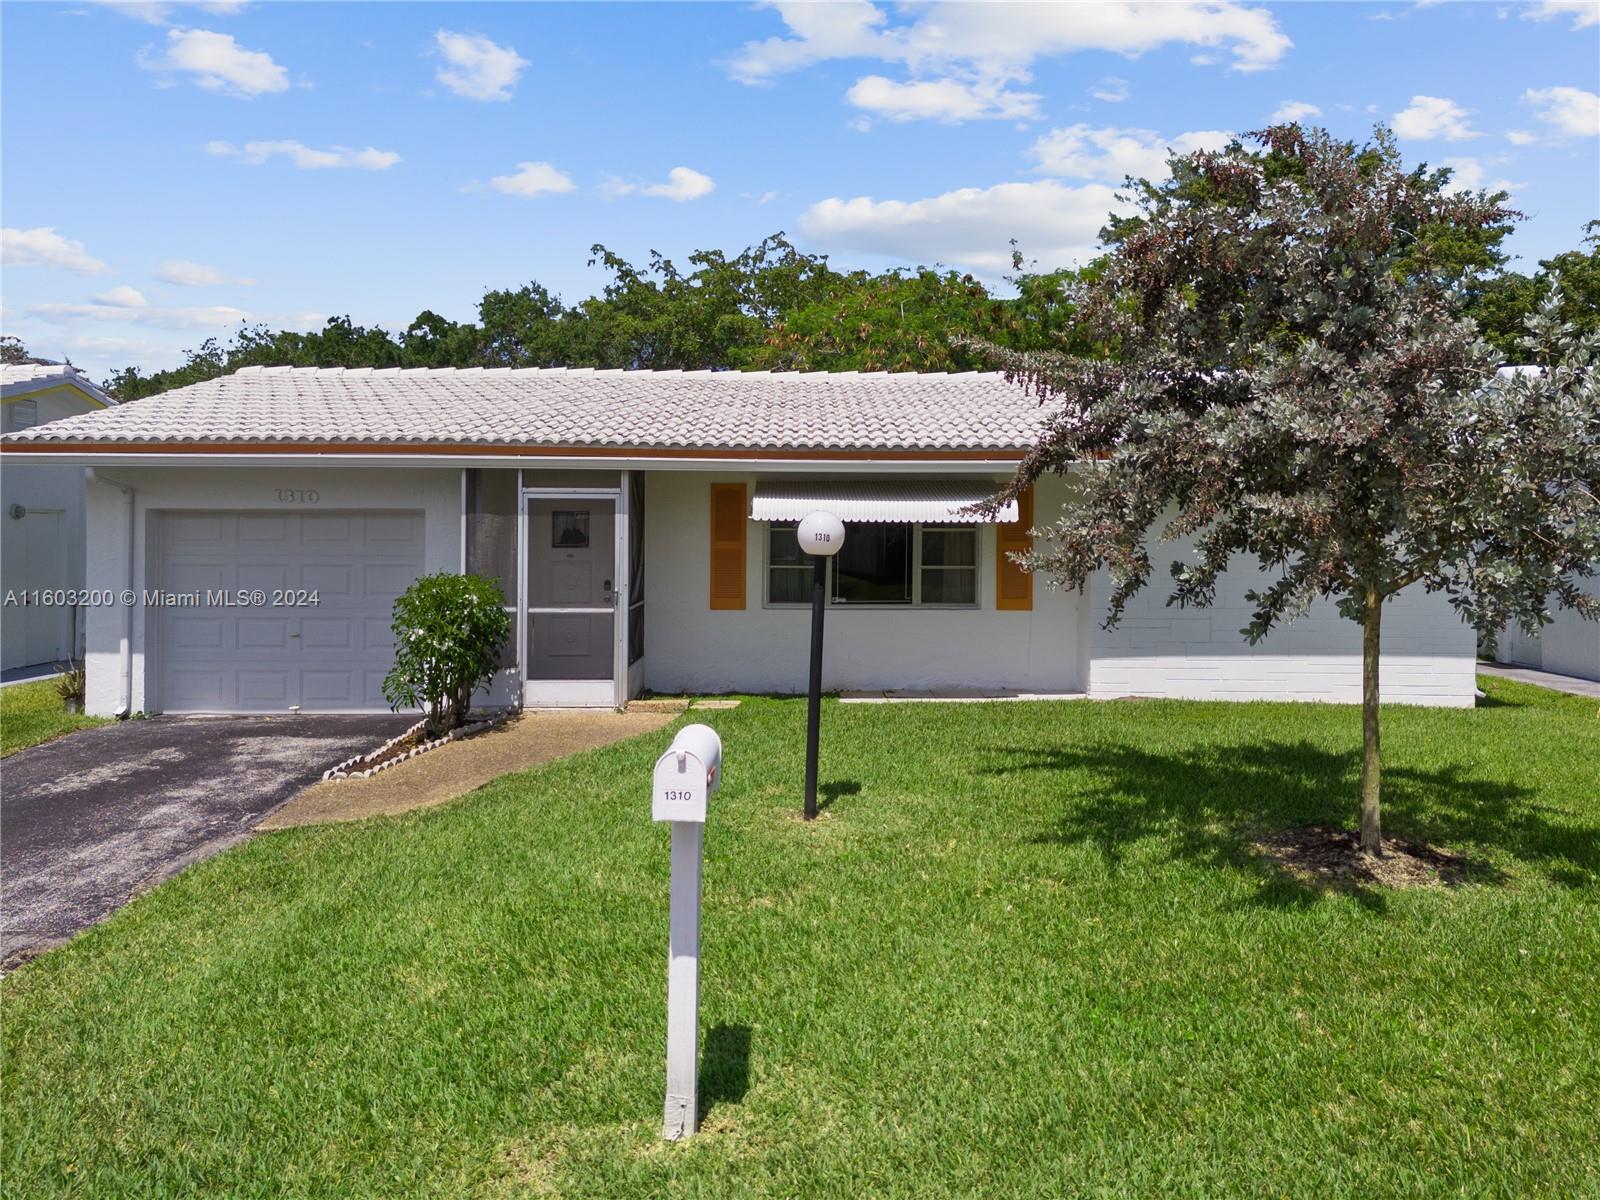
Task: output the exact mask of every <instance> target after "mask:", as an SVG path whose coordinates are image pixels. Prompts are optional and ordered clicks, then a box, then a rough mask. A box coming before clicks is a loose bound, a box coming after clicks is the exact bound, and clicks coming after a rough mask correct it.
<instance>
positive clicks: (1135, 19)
mask: <svg viewBox="0 0 1600 1200" xmlns="http://www.w3.org/2000/svg"><path fill="white" fill-rule="evenodd" d="M773 7H774V8H776V10H777V12H778V15H779V16H780V17H781V18H782V19H783V22H784V24H785V25H787V26H788V28H789V33H790V36H788V37H773V38H767V39H765V40H764V41H759V42H747V43H746V44H745V45H744V46H743V47H742V48H741V49H740V51H739V53H738V55H737V56H736V57H735V58H734V59H733V60H732V61H731V62H729V63H728V64H727V68H728V71H729V73H730V74H731V75H732V76H733V77H734V78H735V79H737V80H739V81H741V82H743V83H766V82H770V81H771V80H772V79H773V78H774V77H775V76H777V75H781V74H783V73H785V72H788V71H795V70H799V69H800V68H803V67H808V66H811V65H813V64H815V63H820V62H825V61H827V60H829V59H839V58H874V59H880V60H882V61H884V62H893V63H900V64H902V65H904V66H905V67H907V68H908V69H910V70H911V71H913V72H915V73H918V74H938V75H943V74H951V73H955V74H970V75H972V76H974V77H979V78H988V79H1009V80H1021V79H1026V78H1027V72H1028V69H1029V67H1031V65H1032V64H1033V63H1034V62H1035V61H1037V60H1038V59H1041V58H1051V57H1055V56H1057V55H1061V54H1072V53H1076V52H1078V51H1084V50H1101V51H1110V52H1111V53H1114V54H1122V55H1127V56H1129V57H1133V56H1136V55H1139V54H1143V53H1144V52H1145V51H1147V50H1153V49H1155V48H1156V47H1158V46H1164V45H1167V44H1169V43H1172V42H1183V43H1187V44H1190V45H1196V46H1205V47H1211V48H1214V49H1217V50H1221V51H1225V52H1227V53H1228V54H1230V55H1231V56H1232V58H1233V67H1234V69H1235V70H1240V71H1253V70H1261V69H1263V68H1266V67H1270V66H1273V65H1274V64H1276V63H1277V61H1278V60H1279V59H1280V58H1282V57H1283V55H1284V54H1285V52H1287V51H1288V49H1289V47H1290V46H1291V45H1292V44H1293V43H1292V42H1290V40H1289V38H1288V37H1287V36H1285V34H1284V33H1283V31H1282V30H1280V29H1279V28H1278V25H1277V22H1276V21H1274V20H1273V18H1272V14H1271V13H1269V12H1268V11H1267V10H1266V9H1264V8H1248V7H1245V6H1244V5H1241V4H1236V3H1232V2H1231V0H1180V2H1175V3H1138V2H1135V0H1103V2H1100V3H1092V4H986V3H972V2H966V3H959V2H958V3H949V4H938V5H918V6H914V7H912V6H908V10H909V11H910V12H911V13H912V18H911V19H910V20H908V21H906V22H904V23H902V24H899V25H895V26H890V25H889V20H888V17H887V15H886V14H885V13H884V11H883V10H882V9H880V8H878V7H877V5H875V4H872V3H870V2H869V0H841V2H839V3H833V4H809V3H805V2H804V0H779V2H778V3H776V4H774V5H773Z"/></svg>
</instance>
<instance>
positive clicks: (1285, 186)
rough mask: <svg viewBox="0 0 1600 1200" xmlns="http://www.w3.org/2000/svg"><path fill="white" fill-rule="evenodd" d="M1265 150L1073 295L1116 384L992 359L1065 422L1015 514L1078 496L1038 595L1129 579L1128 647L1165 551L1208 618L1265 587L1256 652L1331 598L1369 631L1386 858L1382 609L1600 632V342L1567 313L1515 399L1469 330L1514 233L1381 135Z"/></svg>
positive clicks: (1221, 172)
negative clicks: (1175, 557)
mask: <svg viewBox="0 0 1600 1200" xmlns="http://www.w3.org/2000/svg"><path fill="white" fill-rule="evenodd" d="M1251 137H1252V139H1253V140H1254V141H1255V142H1256V143H1257V144H1259V145H1260V146H1261V147H1262V148H1263V150H1264V153H1254V152H1249V151H1246V150H1244V149H1243V148H1242V147H1241V146H1239V145H1234V146H1230V147H1229V148H1227V149H1225V150H1223V151H1220V152H1216V153H1208V152H1205V153H1197V154H1191V155H1187V156H1184V157H1182V158H1179V159H1177V160H1175V167H1176V169H1175V171H1174V178H1175V182H1174V183H1172V184H1170V185H1168V186H1165V187H1161V188H1146V189H1145V190H1144V191H1143V193H1142V195H1141V198H1140V202H1139V213H1138V217H1137V219H1135V220H1130V221H1128V222H1125V223H1123V224H1122V225H1121V226H1120V227H1119V229H1118V230H1117V231H1116V235H1117V236H1116V242H1115V248H1114V250H1113V253H1112V254H1111V255H1110V256H1109V259H1108V261H1107V263H1106V264H1105V267H1104V270H1103V272H1102V273H1101V274H1100V275H1099V276H1098V277H1096V278H1094V279H1092V280H1086V281H1083V282H1081V283H1079V284H1078V285H1076V286H1074V287H1073V288H1070V289H1069V295H1068V299H1069V302H1071V303H1073V304H1074V305H1075V306H1076V309H1077V316H1078V318H1079V320H1080V321H1082V322H1083V323H1084V324H1085V325H1086V326H1087V327H1088V330H1089V331H1090V332H1091V334H1092V336H1093V337H1094V339H1095V340H1096V341H1098V342H1099V343H1100V344H1103V345H1111V346H1115V347H1116V348H1117V355H1116V357H1115V359H1105V358H1089V357H1083V356H1069V355H1063V354H1059V353H1052V352H1040V353H1018V352H1016V351H1012V350H1009V349H1006V348H1003V347H999V346H992V345H991V346H989V347H987V348H984V349H986V352H987V353H988V355H989V357H990V359H991V360H992V361H995V362H998V363H999V364H1001V365H1002V366H1004V367H1005V368H1006V369H1007V370H1008V371H1009V372H1010V373H1011V374H1012V375H1014V376H1015V377H1016V378H1017V379H1019V380H1020V381H1022V382H1023V383H1024V384H1025V385H1026V386H1028V387H1030V388H1032V389H1034V390H1035V391H1037V393H1038V394H1039V395H1040V396H1041V398H1043V399H1046V400H1050V401H1053V402H1054V405H1055V408H1054V412H1053V415H1052V416H1051V418H1050V420H1049V422H1048V425H1047V427H1046V431H1045V433H1044V435H1043V436H1042V438H1041V440H1040V441H1039V443H1038V445H1037V446H1036V447H1035V448H1034V449H1033V450H1032V452H1031V453H1030V454H1029V455H1028V457H1027V459H1026V460H1025V462H1024V463H1023V466H1022V468H1021V470H1020V471H1019V473H1018V475H1017V478H1016V480H1015V481H1014V482H1013V484H1012V485H1011V491H1012V493H1013V494H1014V493H1015V492H1016V491H1018V490H1020V489H1021V488H1022V487H1024V486H1026V485H1027V484H1028V483H1029V482H1030V481H1031V480H1033V479H1034V478H1035V477H1037V476H1038V475H1040V474H1042V473H1044V472H1047V471H1050V472H1059V473H1063V474H1064V473H1067V472H1071V473H1072V478H1073V480H1074V483H1075V484H1076V486H1075V487H1074V488H1073V489H1072V490H1071V492H1070V498H1069V500H1068V502H1067V504H1066V507H1065V509H1064V511H1063V513H1062V514H1061V516H1060V518H1059V520H1057V521H1056V522H1055V523H1054V524H1052V525H1048V526H1047V527H1046V532H1047V533H1048V535H1049V537H1048V539H1046V540H1045V541H1044V542H1043V543H1042V544H1041V545H1040V546H1039V548H1038V550H1037V551H1036V553H1035V554H1034V555H1033V557H1032V565H1033V566H1034V567H1036V568H1037V569H1040V570H1043V571H1045V572H1047V573H1049V574H1050V575H1052V576H1054V577H1055V578H1057V579H1058V580H1059V581H1061V582H1062V583H1064V584H1066V585H1068V586H1072V587H1079V586H1082V585H1083V584H1084V583H1085V582H1086V581H1087V580H1088V578H1089V577H1090V575H1091V574H1092V573H1093V572H1095V571H1096V570H1098V569H1100V568H1102V567H1105V568H1109V571H1110V574H1111V579H1112V588H1111V593H1110V597H1109V600H1110V605H1109V616H1108V620H1109V621H1110V622H1113V623H1114V622H1115V621H1116V620H1117V619H1118V618H1119V616H1120V615H1121V613H1122V610H1123V608H1124V606H1125V605H1126V604H1127V602H1128V600H1129V599H1130V598H1131V597H1132V596H1133V595H1134V594H1135V593H1137V592H1138V591H1140V590H1141V589H1142V588H1144V587H1145V586H1146V585H1147V584H1148V583H1149V582H1150V579H1151V577H1152V575H1153V574H1154V570H1155V565H1154V563H1153V561H1152V557H1151V551H1150V548H1149V543H1150V541H1151V540H1152V539H1159V540H1183V541H1186V542H1188V543H1189V545H1190V547H1191V549H1190V550H1189V551H1188V552H1187V553H1186V556H1185V557H1183V558H1181V559H1180V560H1179V561H1175V562H1173V563H1172V565H1171V578H1172V585H1171V590H1170V595H1169V601H1168V602H1169V603H1172V604H1177V605H1191V604H1192V605H1201V606H1208V605H1210V604H1211V603H1212V601H1213V600H1214V598H1215V596H1216V590H1217V583H1218V579H1219V577H1220V576H1221V574H1222V572H1223V571H1224V570H1226V569H1227V568H1228V567H1229V565H1230V563H1231V562H1232V561H1233V559H1234V558H1235V556H1238V555H1248V556H1252V557H1254V558H1256V559H1257V560H1259V562H1260V565H1261V567H1262V568H1263V570H1264V571H1266V572H1267V573H1268V575H1269V578H1270V582H1269V583H1267V584H1266V585H1265V586H1263V587H1261V588H1260V589H1259V590H1258V591H1253V592H1251V593H1248V599H1249V600H1250V602H1251V603H1252V604H1253V606H1254V611H1253V613H1252V616H1251V619H1250V622H1249V624H1248V625H1247V626H1246V628H1245V629H1244V630H1243V631H1242V632H1243V634H1244V635H1245V636H1246V637H1247V638H1248V639H1249V640H1250V641H1252V642H1254V641H1257V640H1259V639H1260V638H1262V637H1264V636H1265V635H1266V634H1267V633H1268V632H1269V631H1270V630H1271V629H1272V628H1273V627H1274V626H1275V625H1277V624H1278V623H1279V622H1281V621H1283V620H1286V619H1288V618H1292V617H1294V616H1296V615H1298V614H1300V613H1302V612H1304V611H1305V610H1306V608H1307V607H1309V606H1310V605H1311V604H1312V602H1313V601H1315V600H1317V599H1319V598H1330V599H1332V600H1334V601H1335V602H1336V603H1337V604H1338V607H1339V611H1340V612H1342V613H1343V614H1344V615H1345V616H1347V617H1349V618H1351V619H1352V620H1355V621H1359V622H1361V624H1362V625H1363V627H1364V633H1365V635H1366V636H1365V639H1364V645H1365V648H1366V651H1367V659H1366V664H1365V675H1366V682H1367V685H1368V687H1367V692H1366V697H1365V702H1366V708H1367V712H1368V716H1369V718H1370V728H1369V730H1368V732H1367V736H1366V743H1367V748H1368V752H1369V763H1368V766H1369V768H1370V772H1371V777H1370V780H1369V779H1368V778H1367V777H1366V776H1364V778H1363V840H1364V841H1365V842H1366V843H1367V844H1368V846H1369V848H1371V849H1373V850H1376V849H1377V845H1378V842H1377V830H1378V823H1377V787H1376V778H1377V742H1378V738H1377V703H1378V692H1377V659H1378V627H1379V622H1380V620H1381V616H1382V612H1383V604H1384V602H1385V601H1386V600H1388V599H1389V598H1390V597H1392V596H1393V595H1395V594H1396V593H1397V592H1399V591H1401V590H1402V589H1403V588H1407V587H1410V586H1413V585H1420V586H1422V587H1424V588H1426V589H1427V590H1429V591H1440V592H1443V593H1444V594H1445V595H1446V596H1447V597H1448V598H1449V600H1450V603H1451V604H1452V605H1454V606H1455V607H1456V609H1457V610H1458V611H1460V613H1461V614H1462V616H1463V617H1464V618H1465V619H1467V620H1468V621H1470V622H1471V623H1472V624H1473V625H1474V626H1475V627H1476V628H1477V629H1478V631H1479V632H1480V634H1482V635H1483V636H1484V637H1485V638H1493V636H1494V634H1495V631H1497V630H1498V629H1500V628H1501V627H1502V626H1503V625H1505V623H1506V622H1508V621H1517V622H1519V623H1521V624H1522V625H1524V626H1526V627H1529V628H1537V627H1538V626H1539V625H1540V624H1541V623H1543V622H1544V621H1546V620H1548V615H1547V612H1548V608H1549V607H1550V606H1551V605H1553V604H1565V605H1568V606H1570V607H1573V608H1575V609H1577V610H1578V611H1580V612H1582V613H1584V614H1585V615H1587V616H1592V617H1600V601H1597V600H1596V599H1595V598H1594V597H1592V596H1588V595H1586V594H1585V593H1584V592H1583V590H1582V589H1581V587H1580V586H1579V581H1580V580H1581V579H1582V578H1586V577H1589V576H1592V575H1594V574H1595V572H1596V571H1597V570H1600V501H1597V498H1596V480H1600V334H1597V333H1594V332H1591V333H1589V334H1587V335H1581V334H1579V333H1578V332H1577V331H1576V330H1575V329H1574V328H1573V327H1572V326H1571V325H1570V324H1567V323H1565V322H1563V321H1562V320H1561V319H1560V312H1559V310H1558V300H1557V298H1556V296H1555V295H1554V294H1552V295H1551V296H1550V297H1548V298H1547V299H1548V303H1547V305H1546V310H1545V311H1543V312H1540V313H1537V314H1535V315H1533V316H1532V317H1530V318H1528V320H1527V322H1526V326H1527V330H1528V346H1529V353H1530V354H1531V355H1532V356H1533V358H1534V361H1536V362H1539V363H1541V364H1543V366H1544V367H1545V368H1546V369H1545V370H1543V371H1542V372H1528V373H1522V374H1518V375H1516V376H1515V377H1513V378H1509V379H1506V378H1500V377H1497V375H1496V367H1497V365H1498V363H1499V362H1500V355H1499V354H1498V353H1497V352H1496V351H1495V349H1494V348H1493V347H1492V346H1490V345H1489V344H1488V343H1487V342H1485V341H1483V340H1482V339H1481V338H1480V337H1479V336H1478V331H1477V328H1476V326H1475V325H1474V324H1473V322H1472V321H1471V319H1470V318H1469V317H1467V316H1466V312H1465V310H1466V307H1467V305H1468V303H1469V301H1470V298H1471V293H1470V281H1471V279H1472V277H1473V275H1474V272H1475V271H1476V270H1477V269H1478V267H1475V266H1474V263H1477V264H1478V265H1479V266H1481V264H1482V262H1484V261H1487V258H1486V257H1485V256H1487V257H1490V258H1492V254H1493V246H1494V244H1495V235H1497V233H1498V231H1500V230H1501V229H1502V228H1503V227H1505V226H1506V225H1507V224H1508V223H1509V222H1510V221H1512V220H1513V219H1514V218H1515V216H1516V214H1514V213H1513V212H1511V211H1510V210H1508V209H1506V208H1505V207H1504V206H1503V204H1502V203H1501V200H1500V199H1499V198H1497V197H1495V196H1490V195H1487V194H1485V193H1481V192H1480V193H1476V194H1467V193H1461V192H1456V191H1452V190H1451V189H1449V188H1448V187H1446V186H1444V184H1445V183H1447V182H1448V176H1446V175H1443V174H1442V173H1440V172H1431V173H1430V172H1426V171H1423V170H1420V169H1419V170H1412V171H1407V170H1405V169H1404V168H1403V167H1402V165H1401V163H1400V161H1399V154H1398V151H1397V150H1396V148H1395V146H1394V143H1393V140H1392V139H1391V138H1390V137H1389V136H1388V135H1387V134H1386V133H1385V132H1383V131H1380V132H1379V134H1378V136H1377V138H1376V140H1375V142H1374V143H1373V144H1372V145H1370V146H1367V147H1361V148H1357V147H1354V146H1352V145H1350V144H1349V143H1347V142H1340V141H1337V140H1335V139H1333V138H1330V137H1329V136H1328V135H1327V134H1326V133H1325V132H1323V131H1320V130H1309V131H1307V130H1302V129H1301V128H1300V127H1299V126H1280V127H1276V128H1273V129H1268V130H1265V131H1262V132H1260V133H1258V134H1253V135H1251ZM1285 159H1288V160H1292V161H1293V162H1294V163H1296V164H1297V166H1296V167H1295V169H1293V170H1289V169H1284V168H1281V167H1280V166H1277V165H1276V164H1279V163H1280V162H1281V161H1282V160H1285ZM1472 247H1476V249H1475V250H1472V249H1470V248H1472ZM1469 251H1470V252H1469ZM1085 463H1095V464H1096V465H1095V467H1094V468H1093V469H1089V470H1084V469H1083V464H1085ZM1369 783H1370V788H1369V786H1368V785H1369Z"/></svg>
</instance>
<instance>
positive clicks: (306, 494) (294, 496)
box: [274, 488, 322, 504]
mask: <svg viewBox="0 0 1600 1200" xmlns="http://www.w3.org/2000/svg"><path fill="white" fill-rule="evenodd" d="M274 495H276V496H277V497H278V503H279V504H315V503H316V502H317V501H318V500H321V499H322V496H321V495H320V494H319V493H318V491H317V489H316V488H276V489H275V490H274Z"/></svg>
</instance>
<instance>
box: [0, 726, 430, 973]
mask: <svg viewBox="0 0 1600 1200" xmlns="http://www.w3.org/2000/svg"><path fill="white" fill-rule="evenodd" d="M415 719H416V718H415V717H407V716H395V715H390V714H382V715H378V716H350V717H215V718H184V717H153V718H151V719H149V720H144V721H124V722H119V723H118V724H115V725H104V726H101V727H99V728H96V729H86V730H83V731H82V732H79V733H74V734H72V735H70V736H68V737H64V738H60V739H58V740H56V741H53V742H46V743H45V744H44V745H42V746H35V747H33V748H32V749H30V750H24V751H22V752H21V753H19V754H14V755H12V756H11V757H10V758H8V759H6V760H5V762H4V764H0V960H3V961H4V962H6V963H11V962H15V961H16V960H17V959H19V958H21V957H24V956H26V955H27V954H29V953H32V952H36V951H38V950H40V949H43V948H45V947H47V946H50V945H53V944H54V943H56V942H59V941H63V940H65V939H66V938H69V937H71V936H72V935H73V934H75V933H77V932H78V931H79V930H81V929H85V928H87V927H88V926H90V925H92V924H94V923H95V922H96V921H98V920H100V919H101V918H102V917H104V916H105V915H106V914H107V913H109V912H110V911H111V910H112V909H114V908H116V907H118V906H119V905H121V904H124V903H126V902H127V901H128V899H129V898H130V897H131V896H132V895H133V893H134V892H135V890H137V889H139V888H141V887H143V886H147V885H149V884H153V883H156V882H158V881H160V880H162V879H165V878H166V877H167V876H169V875H171V874H174V873H175V872H177V871H180V870H182V869H183V868H184V867H185V866H187V865H188V864H190V863H192V862H195V861H197V860H198V859H201V858H205V857H206V856H208V855H211V854H215V853H216V852H217V851H219V850H222V849H224V848H225V847H227V846H229V845H232V844H233V843H234V842H237V841H240V840H241V839H243V838H245V837H247V836H248V835H249V832H250V830H251V829H252V828H253V827H254V826H255V825H256V823H257V822H258V821H260V820H261V818H262V817H264V816H266V815H267V814H268V813H270V812H271V811H272V810H273V809H275V808H277V807H278V806H279V805H280V804H282V803H284V801H286V800H288V799H289V798H290V797H292V796H293V795H295V793H297V792H298V791H300V790H301V789H302V788H304V787H305V786H307V785H308V784H310V783H313V782H315V781H316V780H317V779H318V778H320V777H321V775H322V772H323V771H325V770H327V769H328V768H329V767H331V766H333V765H334V764H335V763H337V762H339V761H341V760H343V759H346V758H349V757H350V756H351V755H353V754H358V753H360V752H361V751H363V750H369V749H372V748H373V747H375V746H377V745H378V744H379V743H380V742H382V741H383V740H385V739H386V738H390V737H393V736H394V735H395V734H397V733H399V732H400V731H401V730H402V729H405V728H406V727H407V726H408V725H410V724H411V723H412V722H413V721H414V720H415Z"/></svg>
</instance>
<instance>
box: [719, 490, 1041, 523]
mask: <svg viewBox="0 0 1600 1200" xmlns="http://www.w3.org/2000/svg"><path fill="white" fill-rule="evenodd" d="M1000 487H1001V485H1000V484H998V483H996V482H995V481H994V480H992V479H869V480H861V481H859V482H857V481H854V480H847V479H846V480H824V481H822V482H812V483H807V482H804V481H800V482H795V481H790V480H786V479H785V480H764V481H762V482H760V483H757V484H756V494H755V498H754V499H753V500H752V501H751V503H750V519H751V520H752V521H799V520H802V519H803V518H805V517H807V516H809V515H810V514H811V513H814V512H817V511H818V510H821V511H823V512H831V513H832V514H833V515H834V516H836V517H838V518H839V519H840V520H841V521H844V522H846V523H851V522H855V523H862V522H869V521H918V522H922V523H923V524H937V525H978V524H984V523H985V519H984V518H983V517H980V516H978V515H977V514H976V513H970V512H963V511H962V510H963V509H965V508H967V507H968V506H969V505H973V504H980V503H982V502H983V501H985V500H989V499H992V498H993V497H994V494H995V493H996V492H997V491H999V490H1000ZM994 519H995V520H997V521H1002V522H1009V521H1015V520H1016V519H1017V504H1016V501H1014V500H1013V501H1010V502H1009V503H1007V504H1004V505H1002V506H1001V508H1000V511H999V513H998V514H997V515H996V517H995V518H994Z"/></svg>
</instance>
